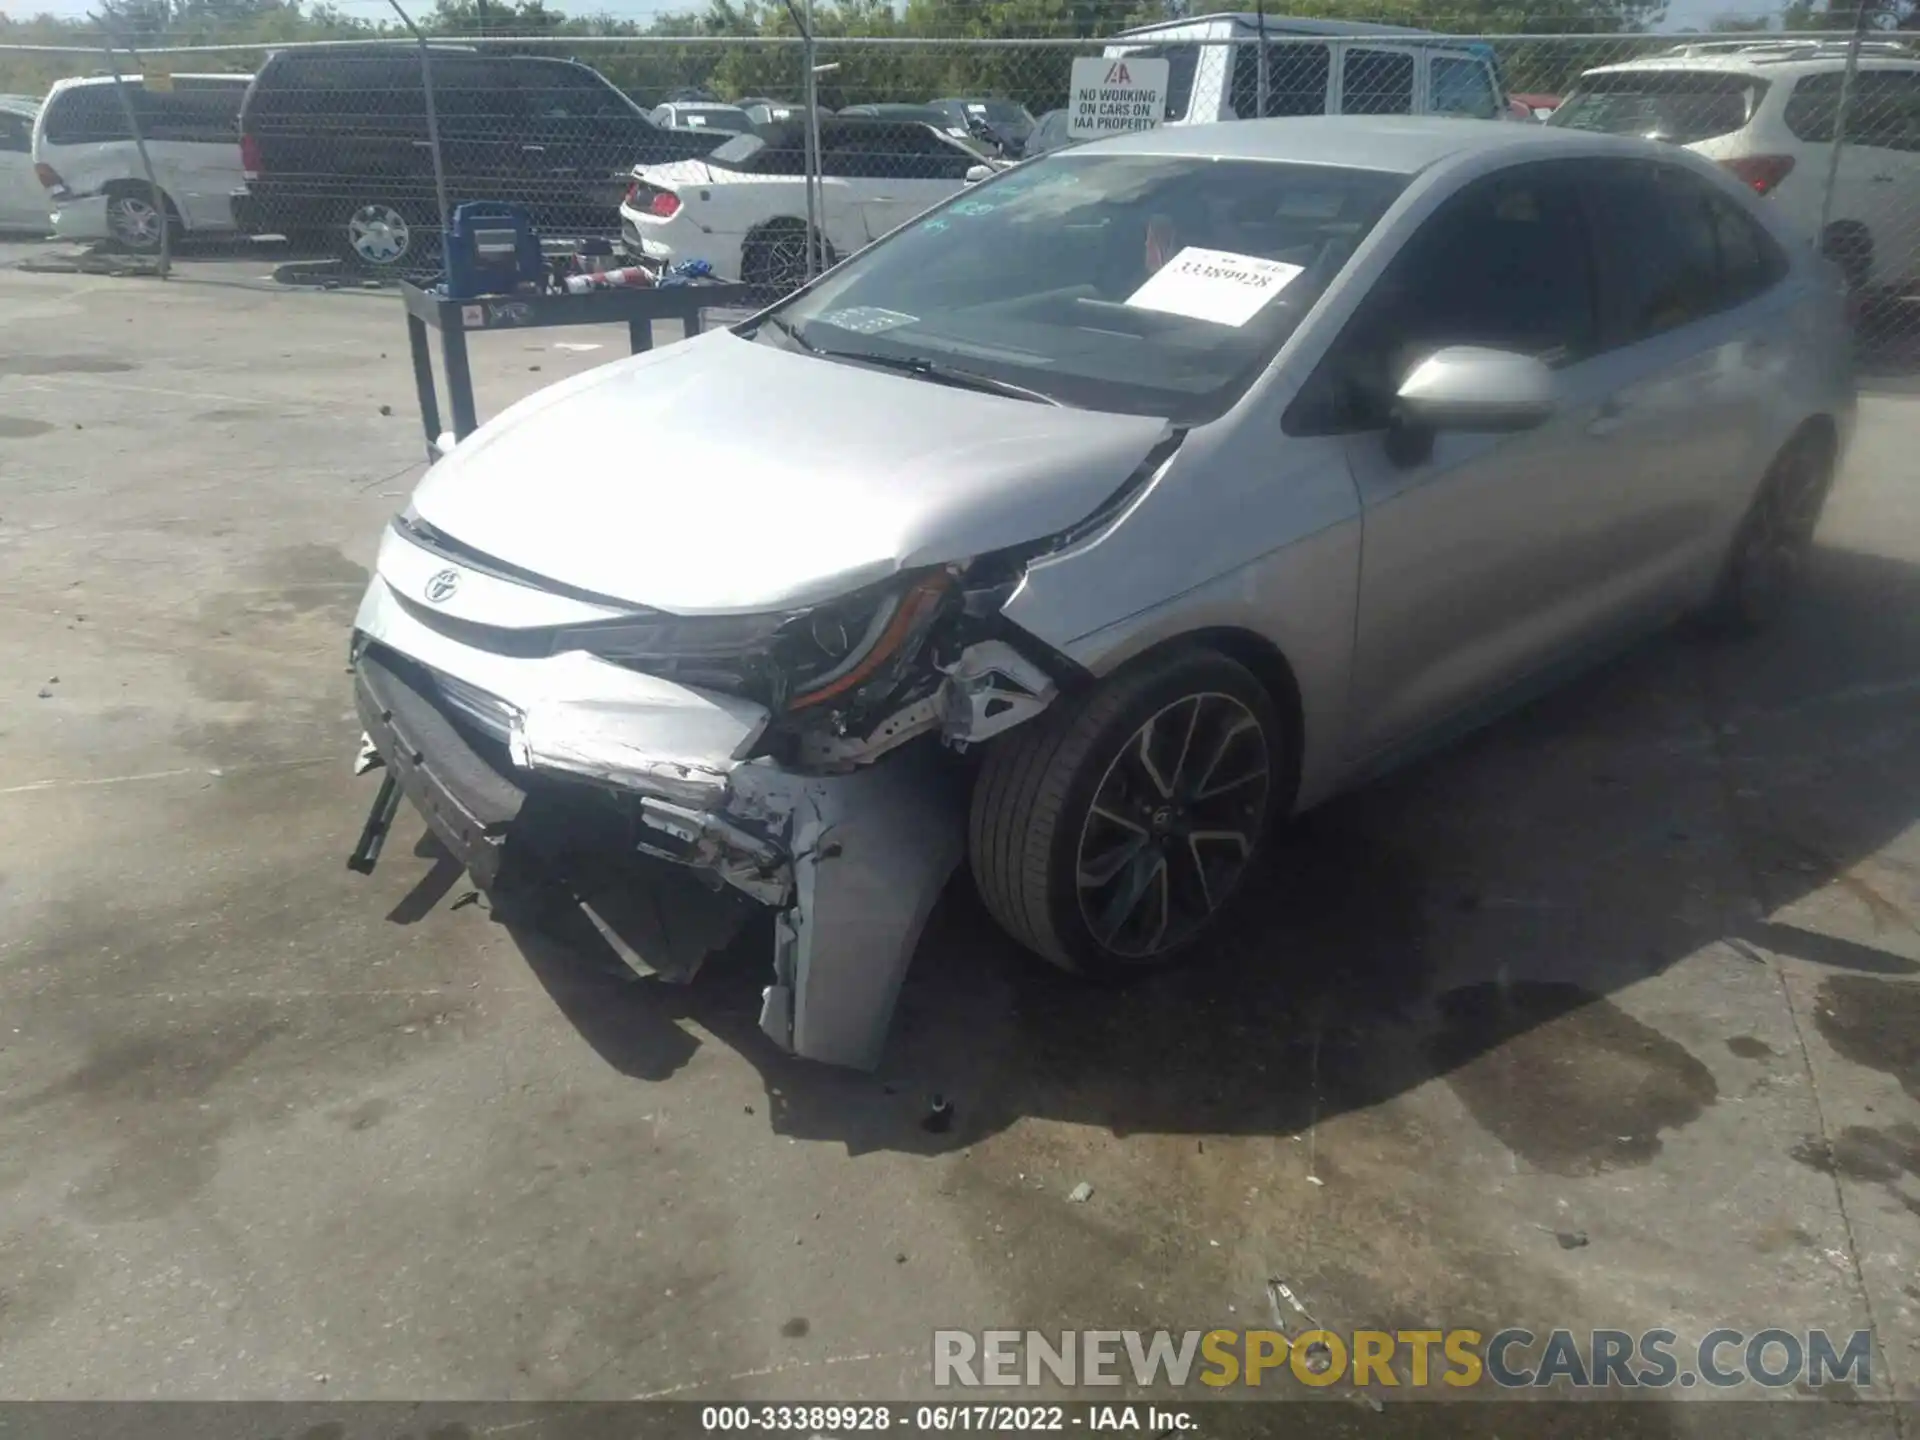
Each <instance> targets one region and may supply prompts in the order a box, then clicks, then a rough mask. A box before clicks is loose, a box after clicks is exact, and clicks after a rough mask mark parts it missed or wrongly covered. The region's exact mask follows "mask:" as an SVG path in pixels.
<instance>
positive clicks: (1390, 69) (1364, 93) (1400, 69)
mask: <svg viewBox="0 0 1920 1440" xmlns="http://www.w3.org/2000/svg"><path fill="white" fill-rule="evenodd" d="M1340 113H1341V114H1343V115H1411V114H1412V113H1413V56H1412V55H1411V54H1410V53H1409V52H1407V51H1404V50H1357V49H1352V50H1348V51H1347V53H1346V55H1345V57H1344V58H1343V59H1342V60H1341V62H1340Z"/></svg>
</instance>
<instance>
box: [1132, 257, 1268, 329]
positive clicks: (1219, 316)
mask: <svg viewBox="0 0 1920 1440" xmlns="http://www.w3.org/2000/svg"><path fill="white" fill-rule="evenodd" d="M1303 268H1304V267H1303V266H1299V265H1289V264H1288V263H1287V262H1286V261H1284V260H1262V259H1261V258H1260V257H1259V256H1257V255H1236V254H1234V253H1233V252H1232V251H1231V250H1203V249H1201V248H1200V247H1199V246H1198V245H1189V246H1187V247H1186V248H1185V249H1184V250H1182V251H1180V253H1179V254H1177V255H1175V256H1174V257H1173V258H1172V259H1171V260H1169V261H1167V263H1166V264H1164V265H1162V266H1161V267H1160V268H1159V269H1158V270H1156V271H1154V272H1153V274H1152V275H1151V276H1149V277H1148V278H1147V283H1146V284H1144V285H1142V286H1141V287H1140V288H1139V289H1138V290H1136V291H1134V292H1133V294H1131V295H1129V296H1128V297H1127V304H1129V305H1131V306H1133V307H1134V308H1136V309H1139V310H1159V311H1162V312H1163V313H1165V314H1168V315H1185V316H1187V317H1188V318H1189V319H1193V320H1211V321H1213V322H1214V324H1216V325H1233V326H1240V325H1244V324H1246V323H1247V322H1248V321H1249V320H1251V319H1252V318H1253V317H1254V316H1255V315H1258V314H1259V313H1260V309H1261V307H1262V306H1264V305H1265V304H1266V303H1267V302H1268V301H1269V300H1271V299H1272V298H1273V297H1274V296H1276V295H1278V294H1279V293H1280V292H1281V291H1282V290H1284V289H1286V288H1287V286H1289V285H1291V284H1292V283H1293V280H1294V277H1295V276H1297V275H1299V273H1300V271H1301V270H1302V269H1303Z"/></svg>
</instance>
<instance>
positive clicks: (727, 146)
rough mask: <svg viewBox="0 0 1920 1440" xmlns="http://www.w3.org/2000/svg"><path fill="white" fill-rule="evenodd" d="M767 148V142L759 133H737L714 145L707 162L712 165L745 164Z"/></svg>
mask: <svg viewBox="0 0 1920 1440" xmlns="http://www.w3.org/2000/svg"><path fill="white" fill-rule="evenodd" d="M766 148H767V142H766V141H765V140H764V139H763V138H762V137H760V136H758V135H751V134H741V135H736V136H734V137H733V138H732V139H731V140H726V141H722V142H721V143H720V144H718V145H716V146H714V147H713V153H712V154H710V155H708V156H707V162H708V163H709V164H712V165H743V164H745V163H746V162H747V161H749V160H751V159H752V158H753V157H754V156H755V155H758V154H759V153H760V152H761V151H762V150H764V149H766Z"/></svg>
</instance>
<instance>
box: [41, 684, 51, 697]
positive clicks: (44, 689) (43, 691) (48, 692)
mask: <svg viewBox="0 0 1920 1440" xmlns="http://www.w3.org/2000/svg"><path fill="white" fill-rule="evenodd" d="M40 698H41V699H42V700H51V699H53V691H51V690H49V689H47V687H46V686H44V685H42V686H41V687H40Z"/></svg>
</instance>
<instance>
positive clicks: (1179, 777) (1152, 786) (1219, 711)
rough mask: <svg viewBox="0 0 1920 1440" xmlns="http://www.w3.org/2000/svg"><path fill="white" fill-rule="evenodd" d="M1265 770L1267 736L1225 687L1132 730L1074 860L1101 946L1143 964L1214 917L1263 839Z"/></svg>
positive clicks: (1085, 910)
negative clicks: (1261, 834) (1223, 692)
mask: <svg viewBox="0 0 1920 1440" xmlns="http://www.w3.org/2000/svg"><path fill="white" fill-rule="evenodd" d="M1270 770H1271V759H1270V757H1269V755H1268V753H1267V736H1266V732H1265V731H1264V730H1263V729H1262V728H1261V725H1260V722H1259V720H1258V719H1257V718H1256V717H1255V715H1254V714H1253V712H1252V711H1251V710H1249V709H1248V708H1247V706H1246V705H1244V704H1243V703H1241V702H1240V701H1239V700H1237V699H1235V698H1234V697H1233V696H1231V695H1225V694H1221V693H1219V692H1217V691H1208V692H1205V693H1202V694H1199V695H1189V696H1187V697H1185V698H1184V699H1180V700H1176V701H1174V702H1173V703H1172V704H1171V705H1168V706H1166V707H1164V708H1163V709H1161V710H1159V711H1158V712H1156V713H1155V714H1154V715H1153V716H1152V717H1151V718H1150V719H1148V720H1147V722H1146V723H1145V724H1144V725H1142V726H1141V727H1140V728H1139V729H1138V730H1136V731H1134V733H1133V734H1132V735H1131V736H1130V737H1129V738H1128V740H1127V743H1126V744H1125V745H1123V746H1122V747H1121V748H1120V751H1119V753H1118V754H1116V755H1115V756H1114V758H1113V761H1112V763H1111V764H1109V765H1108V766H1107V770H1106V774H1104V775H1103V776H1102V777H1101V779H1100V784H1099V787H1098V788H1097V789H1096V790H1095V791H1094V797H1093V804H1092V805H1091V806H1090V807H1089V808H1088V811H1087V816H1086V819H1085V821H1084V822H1083V823H1082V825H1081V828H1080V843H1079V847H1078V849H1077V851H1076V852H1075V856H1074V886H1075V890H1076V893H1077V895H1078V898H1079V903H1080V915H1081V918H1082V920H1084V921H1085V922H1086V925H1087V929H1088V930H1089V932H1090V933H1091V934H1092V936H1093V938H1094V940H1095V941H1096V942H1097V943H1098V944H1099V945H1100V946H1101V947H1102V948H1103V949H1105V950H1106V951H1108V952H1109V953H1110V954H1113V955H1115V956H1117V957H1119V958H1121V959H1124V960H1136V961H1143V960H1150V959H1152V958H1153V957H1154V956H1156V955H1160V954H1164V953H1165V952H1166V951H1168V950H1171V949H1173V948H1174V947H1176V946H1178V945H1180V944H1182V943H1184V942H1185V941H1186V940H1188V939H1189V938H1191V937H1192V936H1193V934H1194V933H1195V932H1196V931H1198V930H1199V929H1200V928H1201V927H1202V926H1203V925H1205V924H1206V922H1207V921H1208V920H1209V919H1211V918H1212V917H1213V915H1214V914H1215V913H1216V912H1217V911H1218V910H1219V908H1220V907H1221V905H1223V904H1225V903H1226V900H1227V897H1228V896H1229V895H1231V894H1232V893H1233V891H1234V889H1235V887H1236V886H1238V884H1239V882H1240V880H1241V878H1242V876H1243V875H1244V874H1245V872H1246V867H1247V862H1248V861H1249V860H1251V859H1252V857H1253V852H1254V850H1255V848H1256V847H1257V845H1258V843H1259V836H1260V833H1261V830H1262V828H1263V827H1264V825H1265V823H1266V813H1267V794H1268V789H1269V780H1270Z"/></svg>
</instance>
